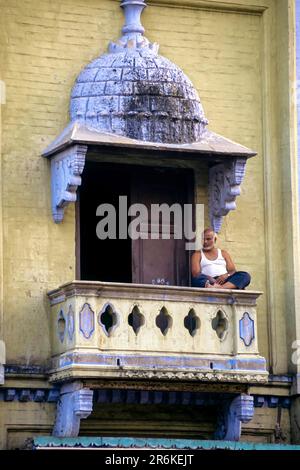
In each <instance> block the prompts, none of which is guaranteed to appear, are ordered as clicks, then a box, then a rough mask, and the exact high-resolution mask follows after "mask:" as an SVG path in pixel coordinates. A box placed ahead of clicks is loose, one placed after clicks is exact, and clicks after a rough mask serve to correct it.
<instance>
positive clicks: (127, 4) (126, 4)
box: [108, 0, 159, 54]
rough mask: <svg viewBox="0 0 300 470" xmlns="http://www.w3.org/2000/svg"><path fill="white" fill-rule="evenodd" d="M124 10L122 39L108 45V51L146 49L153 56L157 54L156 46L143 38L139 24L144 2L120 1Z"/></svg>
mask: <svg viewBox="0 0 300 470" xmlns="http://www.w3.org/2000/svg"><path fill="white" fill-rule="evenodd" d="M120 6H121V8H123V10H124V16H125V24H124V26H123V28H122V37H121V38H120V39H119V40H118V41H117V42H115V43H110V44H109V47H108V51H109V52H110V53H112V52H116V53H118V52H124V50H139V49H144V50H145V49H147V50H149V51H151V52H153V53H154V54H157V53H158V48H159V46H158V44H156V43H153V44H151V43H150V42H149V41H148V39H147V38H146V37H145V36H144V32H145V29H144V27H143V26H142V23H141V15H142V12H143V10H144V8H146V6H147V5H146V2H145V1H144V0H121V5H120Z"/></svg>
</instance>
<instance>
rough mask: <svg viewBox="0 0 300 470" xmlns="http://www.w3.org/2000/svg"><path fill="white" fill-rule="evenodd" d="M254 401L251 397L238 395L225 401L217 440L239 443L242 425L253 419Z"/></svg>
mask: <svg viewBox="0 0 300 470" xmlns="http://www.w3.org/2000/svg"><path fill="white" fill-rule="evenodd" d="M253 414H254V399H253V397H252V396H250V395H245V394H242V395H238V396H237V397H235V398H234V399H231V400H225V401H224V402H223V404H222V405H221V408H220V410H219V416H218V422H217V429H216V432H215V439H218V440H224V441H239V440H240V437H241V423H248V422H249V421H251V419H252V418H253Z"/></svg>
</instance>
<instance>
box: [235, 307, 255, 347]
mask: <svg viewBox="0 0 300 470" xmlns="http://www.w3.org/2000/svg"><path fill="white" fill-rule="evenodd" d="M239 325H240V338H241V339H242V340H243V341H244V344H245V346H250V345H251V343H252V341H253V339H254V321H253V320H252V318H251V317H250V315H249V313H248V312H245V313H244V315H243V317H242V318H241V319H240V321H239Z"/></svg>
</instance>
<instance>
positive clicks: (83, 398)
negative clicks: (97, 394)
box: [52, 382, 93, 437]
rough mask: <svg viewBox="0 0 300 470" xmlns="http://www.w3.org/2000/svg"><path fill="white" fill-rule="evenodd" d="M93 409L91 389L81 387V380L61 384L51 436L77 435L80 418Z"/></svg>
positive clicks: (86, 415)
mask: <svg viewBox="0 0 300 470" xmlns="http://www.w3.org/2000/svg"><path fill="white" fill-rule="evenodd" d="M92 410H93V391H92V390H90V389H88V388H83V385H82V383H81V382H73V383H71V384H66V385H63V386H62V388H61V391H60V397H59V400H58V402H57V411H56V420H55V425H54V429H53V433H52V434H53V436H56V437H77V436H78V433H79V427H80V420H81V419H83V418H87V417H88V416H89V415H90V414H91V412H92Z"/></svg>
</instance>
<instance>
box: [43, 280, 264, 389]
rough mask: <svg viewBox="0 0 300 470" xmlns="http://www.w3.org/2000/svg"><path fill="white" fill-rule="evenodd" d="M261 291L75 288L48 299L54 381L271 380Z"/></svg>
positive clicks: (96, 284)
mask: <svg viewBox="0 0 300 470" xmlns="http://www.w3.org/2000/svg"><path fill="white" fill-rule="evenodd" d="M261 294H262V293H261V292H256V291H241V290H224V289H199V288H190V287H177V286H165V285H141V284H123V283H106V282H89V281H73V282H70V283H68V284H65V285H63V286H61V287H59V288H58V289H55V290H53V291H51V292H49V293H48V296H49V299H50V304H51V331H52V333H51V334H52V365H51V371H50V380H51V381H52V382H64V381H69V380H78V379H79V380H83V379H93V380H94V379H97V378H99V379H126V380H130V379H147V380H149V379H150V380H169V381H170V380H171V381H182V380H184V381H206V382H225V383H228V382H231V383H232V382H235V383H245V384H251V383H253V384H255V383H264V382H266V381H267V378H268V373H267V371H266V363H265V359H264V358H263V357H261V356H260V355H259V352H258V345H257V321H256V302H257V298H258V297H259V296H260V295H261Z"/></svg>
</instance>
